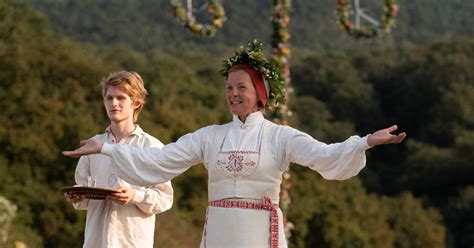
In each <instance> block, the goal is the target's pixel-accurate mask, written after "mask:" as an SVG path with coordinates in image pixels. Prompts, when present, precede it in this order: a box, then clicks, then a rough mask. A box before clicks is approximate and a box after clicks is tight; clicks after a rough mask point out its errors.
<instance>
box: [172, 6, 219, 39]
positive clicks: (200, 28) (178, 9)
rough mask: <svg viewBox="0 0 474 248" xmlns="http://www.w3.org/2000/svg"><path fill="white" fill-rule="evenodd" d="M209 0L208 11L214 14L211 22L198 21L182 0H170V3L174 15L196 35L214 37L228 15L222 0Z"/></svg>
mask: <svg viewBox="0 0 474 248" xmlns="http://www.w3.org/2000/svg"><path fill="white" fill-rule="evenodd" d="M208 2H209V4H208V7H207V12H209V13H210V14H212V22H211V23H210V24H201V23H198V22H196V20H195V19H194V17H193V16H190V15H188V13H187V12H186V10H185V8H184V7H183V5H182V4H181V0H170V5H171V10H172V11H173V15H174V16H176V17H178V19H179V21H180V23H181V25H183V26H184V27H186V28H188V29H189V30H191V32H192V33H193V34H194V35H197V36H209V37H212V36H214V35H215V34H216V32H217V28H221V27H222V23H223V22H224V21H225V20H226V16H225V11H224V7H222V4H221V3H220V0H209V1H208Z"/></svg>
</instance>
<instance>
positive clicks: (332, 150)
mask: <svg viewBox="0 0 474 248" xmlns="http://www.w3.org/2000/svg"><path fill="white" fill-rule="evenodd" d="M368 148H369V146H368V145H367V137H364V138H360V137H358V136H352V137H350V138H349V139H347V140H346V141H344V142H342V143H336V144H330V145H327V144H324V143H321V142H319V141H317V140H315V139H313V138H312V137H310V136H309V135H307V134H305V133H303V132H300V131H298V130H296V129H294V128H291V127H288V126H281V125H276V124H274V123H271V122H270V121H267V120H265V119H264V117H263V115H262V114H261V113H260V112H255V113H252V114H251V115H249V116H248V117H247V120H246V122H245V123H242V122H241V121H240V120H239V119H238V118H237V116H234V119H233V121H232V122H231V123H228V124H225V125H211V126H207V127H204V128H201V129H199V130H197V131H196V132H194V133H190V134H187V135H184V136H183V137H181V138H180V139H179V140H178V141H177V142H175V143H171V144H168V145H166V146H164V147H163V149H162V150H161V151H160V150H159V149H153V148H144V149H137V148H134V147H130V146H124V145H111V144H104V145H103V147H102V153H103V154H106V155H108V156H110V157H111V158H112V161H114V163H113V164H114V165H115V167H116V168H115V169H116V172H117V173H118V174H119V175H120V176H121V177H122V178H124V179H125V180H127V181H130V182H132V183H134V184H137V185H149V184H156V183H160V182H163V181H167V180H170V179H171V178H173V177H175V176H177V175H179V174H181V173H183V172H184V171H186V170H187V169H188V168H189V167H191V166H193V165H195V164H199V163H203V164H204V165H205V167H206V168H207V170H208V174H209V183H208V197H209V202H210V203H209V204H210V206H209V207H208V213H207V217H206V225H205V228H204V231H203V238H202V241H201V247H208V248H209V247H210V248H214V247H216V248H220V247H236V248H237V247H270V242H269V240H270V231H269V230H270V217H271V214H272V212H273V213H275V215H278V220H277V221H278V222H277V223H278V231H277V233H278V237H277V238H278V241H277V244H278V247H286V246H287V244H286V240H285V237H284V232H283V223H282V214H281V210H280V209H279V208H278V207H274V208H273V210H274V211H271V209H270V208H268V209H266V210H256V209H246V208H247V207H245V208H238V207H223V206H224V205H225V204H227V202H228V201H239V202H244V203H245V206H250V205H249V204H259V205H260V206H261V205H262V198H263V197H266V198H267V199H269V200H271V203H273V204H278V202H279V192H280V183H281V179H282V178H281V177H282V173H283V171H285V170H286V169H288V166H289V163H290V162H294V163H298V164H301V165H303V166H308V167H309V168H311V169H313V170H315V171H318V172H319V173H320V174H321V175H322V176H323V177H324V178H326V179H338V180H343V179H347V178H350V177H352V176H355V175H357V174H358V173H359V171H360V170H361V169H362V168H363V167H364V166H365V150H366V149H368ZM224 199H227V200H224ZM222 200H224V201H225V203H222ZM216 202H217V203H216ZM239 204H240V203H239ZM240 205H241V204H240ZM252 206H253V205H252ZM268 206H271V205H268V204H267V207H268ZM273 206H274V205H273Z"/></svg>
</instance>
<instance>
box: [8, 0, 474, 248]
mask: <svg viewBox="0 0 474 248" xmlns="http://www.w3.org/2000/svg"><path fill="white" fill-rule="evenodd" d="M31 1H32V2H34V4H35V6H36V7H38V8H40V9H41V8H45V7H48V8H47V9H48V12H47V13H48V18H51V19H50V20H52V21H50V23H51V25H55V28H56V29H58V30H62V31H61V32H62V33H63V34H64V33H69V34H74V35H78V36H79V37H82V38H83V39H84V40H86V39H88V40H89V41H100V43H101V44H102V45H101V46H95V45H92V44H78V43H76V42H75V41H72V40H68V39H65V38H61V37H58V36H57V35H55V34H54V33H53V32H52V31H51V30H50V28H49V27H48V24H47V21H46V19H45V17H43V16H41V15H40V14H38V13H36V12H34V11H32V10H31V8H30V7H28V5H26V4H24V3H22V2H21V1H0V54H1V56H0V99H1V100H0V109H1V110H2V115H0V126H1V127H2V128H1V130H0V146H1V147H2V149H1V150H0V192H1V194H2V195H4V196H5V197H7V198H8V199H9V200H10V201H11V202H12V203H14V204H15V205H17V206H18V212H17V217H16V218H15V220H14V222H13V223H12V228H11V231H10V235H9V240H8V241H7V242H8V244H9V245H11V246H13V243H14V242H15V241H22V242H23V243H25V244H26V245H27V246H28V247H80V246H81V244H82V237H83V228H84V215H85V213H84V212H82V211H76V210H74V209H73V208H72V207H71V206H70V204H68V203H67V202H66V201H65V200H64V199H63V196H62V194H61V193H60V190H59V189H60V188H61V187H62V186H65V185H70V184H72V183H73V175H74V167H75V164H76V162H77V160H75V159H70V158H65V157H63V156H62V155H61V154H60V151H62V150H66V149H71V148H74V147H76V146H77V143H78V142H79V140H82V139H86V138H88V137H90V136H92V135H94V134H96V133H98V132H102V131H103V130H104V129H105V127H106V125H107V124H108V120H107V118H106V115H105V114H104V111H103V106H102V99H101V96H100V89H99V87H98V86H97V85H98V82H99V81H100V79H101V78H102V77H104V76H106V75H107V74H108V73H110V72H112V71H117V70H120V69H127V70H134V71H137V72H139V73H140V74H141V75H142V76H143V78H144V80H145V84H146V88H147V89H148V91H149V93H150V95H149V97H148V98H147V103H146V105H145V108H144V110H143V112H142V113H141V118H140V120H139V122H140V125H141V126H142V127H143V128H144V129H145V130H146V131H147V132H149V133H151V134H153V135H154V136H156V137H158V138H159V139H160V140H162V141H163V142H164V143H168V142H172V141H174V140H176V139H177V138H178V137H180V136H181V135H183V134H185V133H187V132H191V131H194V130H196V129H198V128H200V127H202V126H204V125H207V124H211V123H224V122H227V121H229V120H230V115H229V114H228V111H227V108H226V104H225V100H224V97H223V96H224V86H223V84H224V80H223V79H222V78H220V77H219V75H218V69H219V68H218V67H219V61H220V60H221V56H213V55H210V54H209V53H215V52H217V51H223V50H225V48H226V47H227V46H229V45H231V46H235V45H237V44H241V43H242V42H241V41H239V40H237V39H235V40H234V38H233V37H241V38H242V39H245V40H248V39H249V38H250V37H252V38H253V37H258V36H259V35H266V36H264V37H267V36H269V35H267V34H268V33H269V27H266V26H265V25H264V23H265V21H266V16H268V15H266V14H265V13H266V12H265V11H266V10H267V6H266V5H265V4H264V3H260V2H258V1H248V0H244V1H236V2H235V3H233V2H226V4H227V5H226V6H225V7H226V10H228V12H227V13H228V14H229V21H228V22H226V26H224V29H223V30H221V31H222V32H218V34H217V35H216V37H215V38H214V40H212V41H197V40H194V38H191V37H188V36H186V34H182V32H181V31H180V30H179V27H176V28H172V29H169V27H168V26H169V25H174V24H173V23H171V22H170V21H169V20H168V18H170V17H167V16H166V15H157V14H156V13H162V12H160V11H162V9H160V8H161V7H160V6H165V5H166V3H165V1H161V2H160V1H153V2H152V1H135V0H128V1H126V0H121V1H70V0H62V1H57V0H48V1H33V0H31ZM237 3H239V4H241V5H242V6H245V8H244V7H238V6H237ZM459 3H460V2H459V1H450V2H446V3H445V9H446V11H447V12H450V11H452V8H453V6H456V5H457V4H459ZM464 4H465V6H464V7H465V8H462V9H460V11H459V12H456V14H459V16H454V15H451V17H450V18H451V19H449V20H453V21H454V23H456V20H460V19H459V18H462V16H463V15H465V14H466V13H467V12H466V13H464V11H467V10H469V8H471V7H470V6H472V4H471V3H467V2H465V3H464ZM401 5H402V7H401V10H402V11H401V12H400V17H402V16H404V17H403V18H412V17H411V16H409V17H407V13H405V12H403V11H404V9H405V10H406V11H409V13H411V14H413V15H416V14H418V13H420V10H421V9H423V10H424V12H423V13H426V15H420V17H419V18H420V21H419V22H415V21H413V20H411V21H410V22H413V23H412V25H413V26H417V25H421V24H423V25H428V21H427V20H428V19H427V16H430V15H431V14H433V13H437V12H433V10H431V9H428V8H426V5H429V4H428V3H424V4H420V3H418V2H416V1H415V2H413V1H412V2H409V1H401ZM433 5H435V4H434V3H433ZM157 6H158V7H157ZM322 6H332V5H331V4H330V3H329V2H328V3H319V2H317V1H302V2H295V3H294V8H295V13H299V14H297V15H295V17H293V18H292V21H293V20H294V22H292V24H293V23H294V24H295V25H294V26H292V27H293V28H294V29H293V30H294V31H293V37H294V40H295V43H294V44H295V46H300V47H299V49H301V50H299V51H300V55H299V56H295V57H294V61H293V67H292V77H293V83H294V87H295V90H296V92H295V93H296V94H295V96H294V97H293V98H292V101H291V104H292V105H291V106H292V110H293V112H294V116H293V119H291V120H290V121H291V123H292V125H293V126H295V127H297V128H299V129H301V130H303V131H306V132H308V133H309V134H311V135H312V136H313V137H315V138H317V139H318V140H321V141H324V142H338V141H341V140H343V139H344V138H346V137H347V136H349V135H351V134H354V133H358V134H360V135H364V134H366V133H368V132H371V131H374V130H375V129H377V128H381V127H384V126H386V125H389V124H392V123H394V122H395V123H397V124H399V126H400V128H401V129H402V130H403V131H407V133H408V140H407V142H404V143H403V144H401V145H398V146H387V147H380V148H376V149H373V150H370V151H369V152H368V157H369V158H368V164H367V168H365V169H364V170H363V172H362V173H361V177H360V179H362V180H359V179H352V180H349V181H346V182H328V181H323V180H322V179H321V178H320V177H319V176H318V175H317V173H315V172H312V171H308V170H307V169H305V168H302V167H300V166H292V168H294V179H293V182H294V187H293V190H292V192H291V194H292V198H293V203H292V205H291V206H290V219H291V221H292V222H294V223H295V224H296V229H295V232H294V233H293V236H292V238H291V240H290V246H293V247H312V246H317V247H443V246H448V247H462V246H465V245H471V244H472V242H473V241H472V240H473V237H472V235H471V234H472V233H473V232H472V230H471V229H470V226H469V225H466V223H470V222H472V221H471V219H472V216H471V215H470V213H471V212H472V202H473V201H472V198H473V197H472V195H473V194H472V182H473V181H474V178H473V175H474V172H473V167H472V161H473V160H474V157H473V153H472V151H473V149H474V142H473V141H474V131H473V127H474V119H473V116H474V115H473V114H472V111H473V108H472V106H474V102H473V101H474V100H473V99H474V89H473V88H474V86H473V82H474V80H473V79H474V74H473V71H472V68H474V64H473V63H474V60H473V59H472V56H470V55H471V54H474V40H473V39H472V38H466V39H450V40H445V41H442V42H436V43H432V44H428V45H420V46H401V47H399V48H375V49H370V50H369V49H366V48H364V47H365V44H357V45H351V46H352V47H353V49H352V50H349V51H347V52H342V51H338V52H330V53H325V54H323V53H316V54H314V55H310V54H308V53H305V51H307V49H308V48H311V49H313V48H314V49H315V50H317V49H319V48H322V47H330V46H335V47H339V45H341V46H340V47H345V46H343V45H342V44H344V43H345V42H346V41H347V40H345V38H341V40H339V39H332V38H334V37H336V36H338V35H341V36H345V34H339V33H338V31H329V30H330V29H332V27H331V26H329V25H326V26H325V25H317V26H314V27H312V28H313V29H314V32H307V31H305V30H306V29H303V28H302V25H301V24H298V22H299V21H298V20H300V21H301V20H303V19H305V18H306V19H308V20H312V21H314V23H317V22H318V21H319V20H322V19H324V18H329V17H330V16H332V13H330V11H329V10H331V11H332V7H331V8H329V7H328V8H326V7H324V8H323V7H322ZM404 6H405V8H404ZM422 7H423V8H422ZM77 8H79V9H80V10H81V12H80V13H81V15H79V12H76V11H77ZM247 8H248V9H247ZM102 9H106V10H107V11H106V12H105V11H103V10H102ZM137 9H139V10H142V11H136V12H133V14H131V13H130V12H128V10H137ZM435 9H436V11H439V9H437V8H435ZM125 10H127V11H125ZM256 11H258V12H259V14H258V15H255V13H256ZM269 11H270V9H269V7H268V14H269ZM318 11H322V12H324V14H321V15H317V14H314V15H313V13H319V12H318ZM64 13H68V15H64ZM136 13H138V15H137V14H136ZM430 13H431V14H430ZM110 15H114V16H113V18H112V17H110ZM251 15H255V16H256V18H254V19H252V18H239V17H238V16H243V17H249V16H251ZM54 16H56V17H54ZM64 16H67V17H68V18H67V19H64ZM147 16H153V18H154V19H153V20H156V21H157V22H160V23H161V22H163V23H167V25H168V26H167V27H166V29H164V28H160V27H159V26H158V27H157V26H151V25H148V24H149V23H153V22H151V21H149V19H147V18H146V17H147ZM92 17H93V18H92ZM55 18H56V19H55ZM259 18H260V19H259ZM331 18H332V17H331ZM403 18H402V20H400V21H398V22H397V23H398V25H399V26H398V27H397V30H395V32H394V36H393V37H392V38H393V39H395V40H396V39H402V37H405V36H404V35H408V36H410V35H411V36H410V37H411V38H410V41H422V40H424V39H428V37H429V38H432V37H436V36H437V35H439V34H443V32H446V31H445V30H446V27H447V24H443V25H441V26H440V27H437V28H434V29H433V30H422V31H419V34H416V33H413V32H414V31H412V30H409V29H406V28H402V27H406V25H407V24H406V20H403ZM443 18H444V17H443ZM443 18H433V19H431V20H430V21H431V22H433V23H435V24H436V23H437V22H443V23H444V22H445V19H443ZM251 19H252V20H253V21H255V23H252V25H251V26H252V27H254V29H253V28H252V29H243V28H241V27H245V26H250V25H249V24H248V23H247V21H249V20H251ZM130 20H133V21H130ZM259 20H260V21H259ZM465 20H470V19H465ZM113 22H116V24H117V23H118V24H121V25H122V27H123V29H122V28H111V27H110V25H112V23H113ZM61 24H64V25H65V26H63V28H61V27H58V26H56V25H61ZM73 24H74V25H73ZM78 24H81V25H83V27H84V29H82V30H81V31H77V29H74V28H70V30H66V29H65V28H64V27H66V26H67V25H70V26H69V27H75V25H78ZM132 24H134V25H135V24H136V25H139V26H141V27H143V29H141V28H135V27H129V26H128V25H132ZM435 24H433V25H435ZM404 25H405V26H404ZM429 25H431V24H429ZM237 26H238V28H236V27H237ZM459 26H460V27H456V29H453V30H451V31H452V32H451V33H452V34H470V33H469V32H471V31H469V28H472V25H459ZM98 27H100V28H98ZM114 27H117V26H114ZM226 27H228V29H226ZM231 27H234V29H232V28H231ZM463 27H464V29H462V28H463ZM399 29H400V30H399ZM97 30H98V31H97ZM402 30H403V31H402ZM443 30H444V31H443ZM466 30H467V31H466ZM295 31H298V32H295ZM326 31H327V32H328V35H327V38H328V39H327V40H326V39H321V42H320V43H319V42H314V39H313V40H312V39H310V38H311V37H310V36H313V35H314V37H316V35H320V34H321V33H325V32H326ZM116 32H119V33H121V35H125V36H123V37H125V38H126V39H122V38H123V37H122V36H121V35H118V33H116ZM168 32H171V35H170V33H168ZM184 33H186V32H184ZM99 34H100V35H99ZM399 35H400V36H399ZM78 36H76V37H78ZM104 37H105V38H104ZM118 37H120V39H119V38H118ZM145 37H146V38H145ZM178 37H184V38H182V40H180V39H181V38H178ZM318 37H320V36H318ZM331 37H332V38H331ZM392 38H386V39H392ZM174 39H176V41H175V40H174ZM231 39H232V40H231ZM385 41H387V40H385ZM135 42H136V43H135ZM218 42H219V44H216V43H218ZM328 43H333V44H328ZM374 43H376V42H375V41H374ZM109 44H122V45H120V46H110V45H109ZM130 44H132V45H133V46H135V47H136V48H140V49H143V50H145V49H148V48H150V47H156V46H157V44H158V45H160V48H161V49H160V50H158V49H155V50H153V51H149V50H147V53H146V54H145V53H141V52H137V51H133V50H130ZM189 44H191V45H190V46H189V47H188V45H189ZM201 45H205V46H206V45H207V46H212V47H209V50H208V52H209V53H208V52H207V51H206V52H203V51H202V50H199V49H197V48H202V46H201ZM170 47H178V48H183V47H186V49H181V50H173V51H170V50H171V48H170ZM296 50H297V49H296ZM229 53H230V52H229ZM296 54H298V53H296ZM301 54H304V56H302V55H301ZM222 57H223V56H222ZM206 173H207V172H206V170H205V169H204V168H203V166H196V167H194V168H192V169H191V170H189V171H187V172H186V173H185V174H184V175H182V176H179V177H177V178H176V179H175V180H174V181H173V185H174V187H175V191H176V197H175V208H174V209H173V210H172V211H171V212H169V213H168V214H166V215H160V216H159V218H158V222H159V227H160V228H157V242H159V243H157V246H158V245H160V244H166V245H165V246H166V247H183V246H184V247H193V246H196V245H197V244H198V243H199V239H200V236H201V230H202V225H203V221H204V215H205V210H206V205H207V196H206V195H207V192H206V188H207V185H206V181H207V175H206ZM367 191H368V192H370V193H368V192H367ZM405 191H411V192H412V194H409V193H403V194H401V192H405ZM381 195H388V196H391V197H382V196H381ZM413 195H414V196H416V197H414V196H413ZM420 199H423V204H422V201H421V200H420ZM434 208H437V209H439V210H436V209H434ZM439 213H442V214H443V215H442V216H440V214H439ZM160 217H162V218H160ZM170 223H171V224H170ZM173 224H175V225H176V226H174V225H173ZM443 224H444V225H445V226H446V228H447V229H445V228H444V227H443ZM175 227H176V228H175ZM176 230H179V231H176ZM171 237H172V239H171ZM444 239H446V240H447V242H446V243H445V241H444Z"/></svg>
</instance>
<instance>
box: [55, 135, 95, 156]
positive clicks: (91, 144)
mask: <svg viewBox="0 0 474 248" xmlns="http://www.w3.org/2000/svg"><path fill="white" fill-rule="evenodd" d="M79 144H80V145H81V147H79V148H77V149H76V150H74V151H63V155H64V156H68V157H80V156H84V155H89V154H95V153H100V151H101V150H102V145H103V143H100V142H97V141H95V140H93V139H88V140H81V142H80V143H79Z"/></svg>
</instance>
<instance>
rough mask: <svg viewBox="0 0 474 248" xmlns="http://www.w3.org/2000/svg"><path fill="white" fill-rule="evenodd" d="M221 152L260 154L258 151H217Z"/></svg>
mask: <svg viewBox="0 0 474 248" xmlns="http://www.w3.org/2000/svg"><path fill="white" fill-rule="evenodd" d="M219 153H222V154H230V153H241V154H260V152H258V151H226V152H219Z"/></svg>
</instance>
